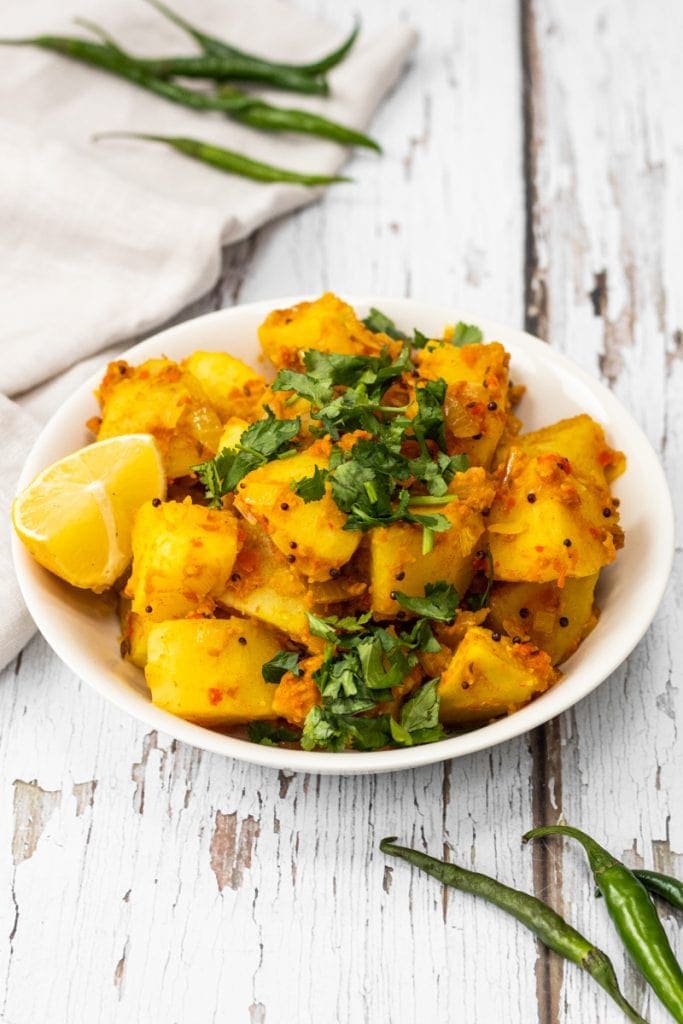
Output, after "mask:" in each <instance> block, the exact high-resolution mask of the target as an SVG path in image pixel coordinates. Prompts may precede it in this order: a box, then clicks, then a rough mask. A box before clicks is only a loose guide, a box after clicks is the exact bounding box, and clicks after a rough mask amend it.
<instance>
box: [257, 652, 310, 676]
mask: <svg viewBox="0 0 683 1024" xmlns="http://www.w3.org/2000/svg"><path fill="white" fill-rule="evenodd" d="M285 672H291V673H292V674H293V675H295V676H300V675H301V669H300V668H299V654H298V652H297V651H278V653H277V654H276V655H275V657H274V658H271V659H270V661H266V662H264V664H263V665H262V666H261V674H262V675H263V678H264V679H265V681H266V682H267V683H279V682H280V680H281V679H282V677H283V675H284V674H285Z"/></svg>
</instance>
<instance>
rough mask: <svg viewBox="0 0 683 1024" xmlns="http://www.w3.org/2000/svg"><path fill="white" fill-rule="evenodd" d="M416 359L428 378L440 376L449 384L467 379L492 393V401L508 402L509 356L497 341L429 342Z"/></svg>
mask: <svg viewBox="0 0 683 1024" xmlns="http://www.w3.org/2000/svg"><path fill="white" fill-rule="evenodd" d="M415 361H416V363H417V366H418V369H419V371H420V373H421V375H422V376H423V377H427V378H428V379H429V380H437V379H438V378H439V377H441V378H443V380H445V381H446V383H447V384H457V383H459V382H461V381H465V382H466V383H468V384H475V385H477V386H478V387H480V388H484V390H485V391H487V392H488V393H489V394H490V399H489V401H499V400H502V401H503V402H504V401H505V395H506V392H507V387H508V365H509V362H510V356H509V355H508V353H507V352H506V351H505V349H504V348H503V346H502V345H501V344H500V342H498V341H492V342H491V343H490V344H488V345H463V346H462V347H461V348H458V347H457V346H455V345H451V344H450V343H449V342H430V343H429V344H428V345H427V346H426V347H425V348H423V349H421V350H420V351H419V352H417V353H416V355H415Z"/></svg>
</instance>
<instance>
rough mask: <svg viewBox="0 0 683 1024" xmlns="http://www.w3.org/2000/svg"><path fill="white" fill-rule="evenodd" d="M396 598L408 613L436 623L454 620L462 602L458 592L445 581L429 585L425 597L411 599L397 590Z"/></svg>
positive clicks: (426, 587) (395, 592)
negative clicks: (459, 603)
mask: <svg viewBox="0 0 683 1024" xmlns="http://www.w3.org/2000/svg"><path fill="white" fill-rule="evenodd" d="M394 598H395V600H396V601H397V602H398V604H400V606H401V608H405V609H406V611H409V612H414V613H415V614H416V615H420V616H421V617H422V618H425V619H432V620H434V621H435V622H450V621H451V620H452V619H454V618H455V613H456V610H457V607H458V602H459V600H460V598H459V596H458V591H457V590H456V589H455V587H454V586H453V585H452V584H451V583H446V581H445V580H439V581H438V582H437V583H428V584H427V585H426V586H425V592H424V597H409V596H408V594H403V593H402V592H401V591H400V590H396V591H394Z"/></svg>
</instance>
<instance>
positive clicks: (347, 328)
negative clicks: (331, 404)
mask: <svg viewBox="0 0 683 1024" xmlns="http://www.w3.org/2000/svg"><path fill="white" fill-rule="evenodd" d="M259 340H260V342H261V347H262V348H263V351H264V352H265V354H266V355H267V356H268V358H269V359H270V360H271V362H272V363H274V364H275V366H277V367H282V366H291V367H298V366H300V363H301V357H300V353H301V352H304V351H305V350H306V349H311V348H314V349H317V350H318V351H320V352H339V353H341V354H346V355H378V354H379V353H380V351H381V350H382V348H383V347H385V346H386V347H387V348H388V349H389V350H390V351H391V352H393V353H396V352H397V351H398V349H399V348H400V343H398V344H397V343H396V342H394V341H392V340H391V338H389V337H388V336H387V335H386V334H373V332H372V331H369V330H368V329H367V327H365V326H364V324H362V323H361V321H360V320H359V319H358V317H357V316H356V314H355V312H354V310H353V309H352V308H351V306H349V305H348V304H347V303H346V302H342V300H341V299H339V298H337V296H336V295H332V293H331V292H326V293H325V295H322V296H321V297H320V298H319V299H316V301H315V302H301V303H299V305H298V306H293V307H292V308H291V309H276V310H273V312H272V313H269V314H268V316H267V317H266V319H265V320H264V322H263V323H262V324H261V326H260V327H259Z"/></svg>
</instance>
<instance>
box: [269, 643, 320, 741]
mask: <svg viewBox="0 0 683 1024" xmlns="http://www.w3.org/2000/svg"><path fill="white" fill-rule="evenodd" d="M322 663H323V659H322V655H319V654H315V655H313V657H312V658H304V659H303V660H302V661H300V662H299V668H300V669H301V675H299V676H295V675H294V674H293V673H292V672H285V674H284V675H283V677H282V679H281V680H280V682H279V683H278V685H277V688H276V690H275V696H274V697H273V711H274V712H275V713H276V714H277V715H279V716H280V717H281V718H285V719H286V720H287V721H288V722H290V723H291V724H292V725H298V726H302V725H303V724H304V722H305V721H306V715H307V714H308V712H309V711H310V710H311V708H313V707H315V706H316V705H320V704H322V698H321V696H320V690H319V689H318V685H317V683H316V681H315V679H314V678H313V673H314V672H316V671H317V670H318V669H319V668H320V666H321V665H322Z"/></svg>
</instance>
